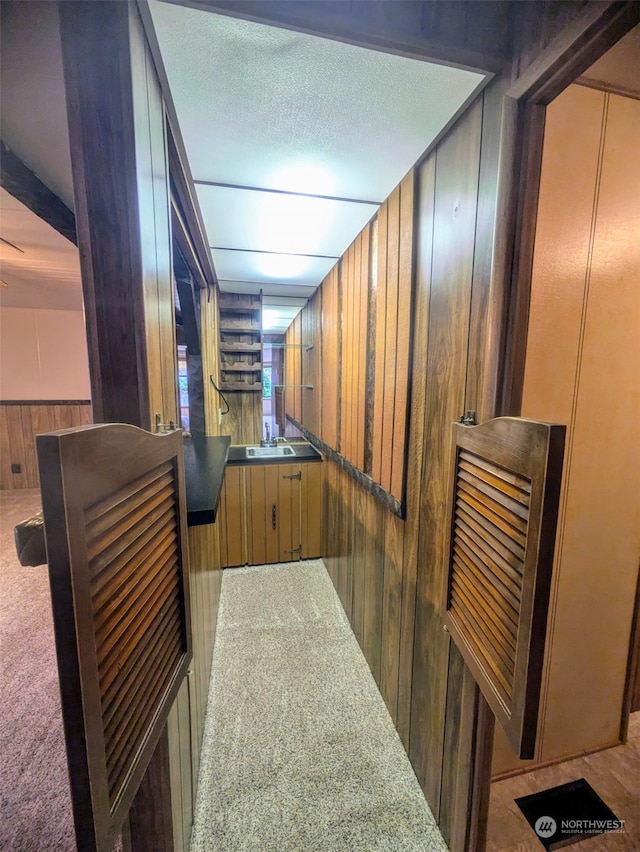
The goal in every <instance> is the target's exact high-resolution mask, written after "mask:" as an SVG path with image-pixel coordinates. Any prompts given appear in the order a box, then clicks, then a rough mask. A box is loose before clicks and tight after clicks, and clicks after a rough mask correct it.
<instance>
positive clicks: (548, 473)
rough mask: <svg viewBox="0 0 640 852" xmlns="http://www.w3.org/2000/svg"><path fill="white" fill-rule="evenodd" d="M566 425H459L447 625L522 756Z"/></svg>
mask: <svg viewBox="0 0 640 852" xmlns="http://www.w3.org/2000/svg"><path fill="white" fill-rule="evenodd" d="M563 449H564V427H561V426H556V425H551V424H547V423H538V422H534V421H527V420H521V419H518V418H506V417H505V418H498V419H497V420H492V421H490V422H488V423H485V424H483V425H482V426H476V427H468V426H462V425H460V424H455V425H454V466H453V477H452V480H453V481H452V490H451V497H450V507H451V511H450V518H451V527H450V530H451V533H450V541H449V546H448V548H447V558H448V574H447V577H448V579H447V588H446V598H445V615H444V621H445V626H446V627H447V628H448V629H449V631H450V632H451V635H452V638H453V640H454V641H455V642H456V645H457V646H458V648H459V649H460V652H461V653H462V655H463V657H464V659H465V661H466V663H467V665H468V666H469V668H470V669H471V671H472V672H473V674H474V677H475V679H476V681H477V683H478V685H479V687H480V689H481V691H482V693H483V695H484V696H485V698H486V699H487V701H488V703H489V704H490V706H491V708H492V709H493V711H494V713H495V715H496V717H497V719H498V721H499V722H500V723H501V724H502V726H503V727H504V729H505V732H506V734H507V736H508V737H509V740H510V742H511V743H512V745H513V746H514V748H515V749H516V750H517V751H518V753H519V754H520V757H522V758H531V757H533V751H534V748H535V736H536V730H537V716H538V705H539V697H540V672H541V667H542V659H543V654H544V638H545V630H546V614H547V606H548V597H549V587H550V580H551V568H552V562H553V546H554V540H555V527H556V518H557V507H558V497H559V489H560V476H561V470H562V453H563Z"/></svg>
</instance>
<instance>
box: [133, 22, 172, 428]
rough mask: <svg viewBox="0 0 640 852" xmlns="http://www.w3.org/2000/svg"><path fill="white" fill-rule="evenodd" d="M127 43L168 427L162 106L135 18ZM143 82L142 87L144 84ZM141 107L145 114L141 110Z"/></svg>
mask: <svg viewBox="0 0 640 852" xmlns="http://www.w3.org/2000/svg"><path fill="white" fill-rule="evenodd" d="M131 27H132V30H133V29H134V28H135V37H132V39H131V51H132V54H131V55H132V77H133V80H134V82H135V81H137V80H140V83H139V85H136V86H134V92H133V94H134V110H135V114H136V116H139V119H138V120H137V121H136V125H135V140H136V157H137V159H138V164H139V165H138V169H137V174H138V204H139V205H140V208H141V209H142V210H145V211H146V210H149V212H150V213H151V214H152V215H149V216H141V217H140V231H141V260H142V279H143V288H144V311H145V323H146V346H147V366H148V370H149V396H150V400H149V408H150V410H151V416H152V420H153V418H154V416H155V413H156V412H158V413H160V414H161V415H162V418H163V419H162V422H163V423H167V422H168V421H169V420H173V421H174V423H176V422H178V421H179V418H178V391H177V372H178V365H177V354H176V337H175V308H174V302H175V298H174V283H173V271H172V265H173V256H172V243H171V218H170V217H171V204H170V198H169V165H168V162H169V160H168V153H167V140H166V123H165V114H164V104H163V99H162V92H161V90H160V83H159V81H158V76H157V74H156V70H155V66H154V63H153V59H152V58H151V54H150V51H149V47H148V45H147V41H146V37H145V34H144V30H143V27H142V21H141V20H140V17H139V15H138V14H137V11H136V14H134V15H132V22H131ZM143 81H144V83H143ZM145 107H146V109H145Z"/></svg>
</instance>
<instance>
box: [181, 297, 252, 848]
mask: <svg viewBox="0 0 640 852" xmlns="http://www.w3.org/2000/svg"><path fill="white" fill-rule="evenodd" d="M217 297H218V292H217V289H216V288H215V287H212V288H211V289H210V291H209V293H207V292H206V291H203V292H202V293H201V299H200V306H201V307H200V317H201V328H202V329H206V331H205V332H203V334H202V341H201V344H202V370H203V378H204V407H205V425H206V431H207V435H217V434H220V432H221V430H222V427H221V426H219V424H218V409H219V408H220V398H219V396H218V394H217V392H216V391H215V388H214V387H213V385H212V384H211V382H210V381H209V375H213V376H217V375H218V334H217V317H218V308H217ZM230 396H233V395H232V394H230ZM235 396H249V394H235ZM222 419H223V421H224V418H222ZM222 564H223V563H222V557H221V530H220V528H219V525H218V524H217V523H216V524H206V525H203V526H199V527H190V528H189V572H190V574H189V576H190V595H191V620H192V624H191V627H192V635H193V662H192V665H191V668H190V674H189V675H188V677H187V679H186V681H185V683H184V686H183V688H182V689H181V691H180V693H179V695H178V700H177V701H176V704H175V705H174V708H173V710H172V712H171V715H170V717H169V735H170V736H169V742H170V749H171V751H170V758H171V772H172V787H171V793H172V808H173V825H174V845H175V849H176V852H180V850H183V849H184V850H186V849H188V848H189V842H190V836H191V826H192V823H193V807H194V804H195V797H196V792H197V781H198V770H199V767H200V750H201V747H202V737H203V733H204V719H205V713H206V709H207V699H208V694H209V680H210V675H211V663H212V659H213V645H214V637H215V630H216V623H217V613H218V605H219V602H220V588H221V583H222V570H221V566H222Z"/></svg>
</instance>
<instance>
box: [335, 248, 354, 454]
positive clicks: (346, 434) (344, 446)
mask: <svg viewBox="0 0 640 852" xmlns="http://www.w3.org/2000/svg"><path fill="white" fill-rule="evenodd" d="M339 277H340V289H341V293H342V303H341V308H342V310H341V311H340V314H339V319H338V322H339V324H340V329H341V334H342V353H341V354H342V357H341V363H340V373H341V380H340V435H339V447H340V453H341V454H342V455H343V456H344V457H345V458H346V459H348V458H350V456H351V431H350V425H351V409H350V405H349V401H350V398H351V369H350V368H351V355H352V351H351V328H350V320H351V252H350V250H349V249H347V251H346V252H345V254H344V256H343V259H342V263H341V264H340V269H339Z"/></svg>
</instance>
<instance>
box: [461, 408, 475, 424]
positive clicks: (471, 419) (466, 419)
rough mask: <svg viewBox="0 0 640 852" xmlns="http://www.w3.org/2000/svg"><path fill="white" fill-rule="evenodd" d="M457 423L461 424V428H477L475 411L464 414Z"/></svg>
mask: <svg viewBox="0 0 640 852" xmlns="http://www.w3.org/2000/svg"><path fill="white" fill-rule="evenodd" d="M458 423H462V425H463V426H477V425H478V421H477V420H476V413H475V411H467V413H466V414H461V415H460V419H459V420H458Z"/></svg>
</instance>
